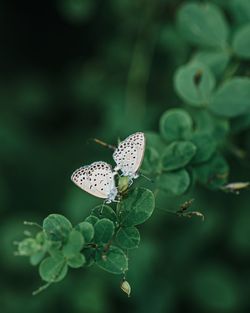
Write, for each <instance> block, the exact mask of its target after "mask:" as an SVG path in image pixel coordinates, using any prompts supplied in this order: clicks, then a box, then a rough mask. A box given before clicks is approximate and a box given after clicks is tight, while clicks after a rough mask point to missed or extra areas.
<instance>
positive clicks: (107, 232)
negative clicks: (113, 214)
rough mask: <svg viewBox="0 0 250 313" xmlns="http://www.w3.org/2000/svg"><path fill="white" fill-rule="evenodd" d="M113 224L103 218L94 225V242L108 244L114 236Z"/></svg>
mask: <svg viewBox="0 0 250 313" xmlns="http://www.w3.org/2000/svg"><path fill="white" fill-rule="evenodd" d="M114 230H115V227H114V223H113V222H112V221H110V220H109V219H107V218H103V219H101V220H99V221H98V222H96V224H95V237H94V242H95V243H97V244H99V243H108V242H109V240H110V239H111V238H112V236H113V234H114Z"/></svg>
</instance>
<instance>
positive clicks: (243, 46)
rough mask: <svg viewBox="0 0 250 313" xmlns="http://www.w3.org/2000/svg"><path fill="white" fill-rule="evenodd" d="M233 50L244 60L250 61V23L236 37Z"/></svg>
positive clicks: (239, 30) (238, 31)
mask: <svg viewBox="0 0 250 313" xmlns="http://www.w3.org/2000/svg"><path fill="white" fill-rule="evenodd" d="M233 50H234V52H235V54H236V55H237V56H239V57H240V58H242V59H250V23H249V24H247V25H244V26H243V27H241V28H240V29H238V30H237V32H236V33H235V35H234V38H233Z"/></svg>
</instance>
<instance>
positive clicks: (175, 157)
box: [162, 141, 196, 171]
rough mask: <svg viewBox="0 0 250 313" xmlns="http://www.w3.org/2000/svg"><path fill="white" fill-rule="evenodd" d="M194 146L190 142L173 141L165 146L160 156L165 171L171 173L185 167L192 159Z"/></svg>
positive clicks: (194, 150)
mask: <svg viewBox="0 0 250 313" xmlns="http://www.w3.org/2000/svg"><path fill="white" fill-rule="evenodd" d="M195 153H196V146H195V145H194V144H193V143H192V142H190V141H174V142H172V143H171V144H170V145H169V146H167V147H166V148H165V150H164V152H163V155H162V165H163V169H164V170H165V171H173V170H176V169H179V168H182V167H184V166H186V165H187V164H188V163H189V162H190V161H191V160H192V158H193V157H194V155H195Z"/></svg>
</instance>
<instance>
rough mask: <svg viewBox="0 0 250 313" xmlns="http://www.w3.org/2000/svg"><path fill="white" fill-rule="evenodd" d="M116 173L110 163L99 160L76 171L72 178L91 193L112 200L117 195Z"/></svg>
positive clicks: (108, 200)
mask: <svg viewBox="0 0 250 313" xmlns="http://www.w3.org/2000/svg"><path fill="white" fill-rule="evenodd" d="M114 174H115V173H114V172H113V171H112V168H111V166H110V165H109V164H107V163H106V162H102V161H99V162H94V163H92V164H90V165H86V166H83V167H80V168H79V169H77V170H76V171H74V173H73V174H72V176H71V180H72V181H73V182H74V183H75V184H76V185H77V186H78V187H79V188H81V189H82V190H84V191H86V192H88V193H90V194H91V195H93V196H96V197H98V198H102V199H107V201H106V202H112V201H114V199H115V197H116V195H117V188H116V186H115V179H114Z"/></svg>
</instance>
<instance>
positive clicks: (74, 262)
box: [67, 253, 86, 268]
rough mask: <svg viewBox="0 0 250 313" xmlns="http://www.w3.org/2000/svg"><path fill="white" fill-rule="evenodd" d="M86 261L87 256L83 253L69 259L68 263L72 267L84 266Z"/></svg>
mask: <svg viewBox="0 0 250 313" xmlns="http://www.w3.org/2000/svg"><path fill="white" fill-rule="evenodd" d="M85 262H86V259H85V256H84V255H83V254H81V253H77V254H75V255H74V256H73V257H71V258H70V259H68V261H67V263H68V265H69V266H70V267H72V268H79V267H82V266H83V265H84V264H85Z"/></svg>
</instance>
